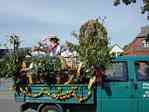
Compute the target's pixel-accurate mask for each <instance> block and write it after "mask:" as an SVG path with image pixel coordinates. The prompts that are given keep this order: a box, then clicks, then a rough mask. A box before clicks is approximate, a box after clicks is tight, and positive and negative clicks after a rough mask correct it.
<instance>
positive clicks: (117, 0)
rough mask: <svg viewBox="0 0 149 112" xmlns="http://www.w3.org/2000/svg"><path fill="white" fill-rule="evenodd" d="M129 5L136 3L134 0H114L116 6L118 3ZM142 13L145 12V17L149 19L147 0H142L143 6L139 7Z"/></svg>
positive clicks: (148, 2)
mask: <svg viewBox="0 0 149 112" xmlns="http://www.w3.org/2000/svg"><path fill="white" fill-rule="evenodd" d="M121 3H123V4H125V5H130V4H133V3H136V0H114V1H113V4H114V6H118V5H119V4H121ZM141 12H142V14H145V13H147V19H149V0H143V7H141Z"/></svg>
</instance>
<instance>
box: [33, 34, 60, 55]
mask: <svg viewBox="0 0 149 112" xmlns="http://www.w3.org/2000/svg"><path fill="white" fill-rule="evenodd" d="M49 42H50V46H49V47H47V48H38V47H34V48H33V51H42V52H45V53H50V56H58V55H60V51H61V47H60V44H59V39H58V38H57V37H56V36H52V37H51V38H49Z"/></svg>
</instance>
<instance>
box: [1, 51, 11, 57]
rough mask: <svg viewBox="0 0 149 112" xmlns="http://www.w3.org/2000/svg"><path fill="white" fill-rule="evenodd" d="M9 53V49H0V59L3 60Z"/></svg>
mask: <svg viewBox="0 0 149 112" xmlns="http://www.w3.org/2000/svg"><path fill="white" fill-rule="evenodd" d="M8 52H9V50H8V49H0V58H2V57H3V56H5V55H6V54H7V53H8Z"/></svg>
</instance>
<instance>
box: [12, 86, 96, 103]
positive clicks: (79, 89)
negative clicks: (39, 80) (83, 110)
mask: <svg viewBox="0 0 149 112" xmlns="http://www.w3.org/2000/svg"><path fill="white" fill-rule="evenodd" d="M29 88H30V90H31V92H30V93H27V92H24V93H23V92H21V93H20V94H17V93H16V94H15V100H16V101H17V102H30V103H63V104H80V103H84V104H94V96H95V95H94V89H92V90H89V89H88V85H87V84H74V85H73V84H70V85H64V84H50V85H47V84H32V85H31V86H30V87H29ZM90 93H91V94H90Z"/></svg>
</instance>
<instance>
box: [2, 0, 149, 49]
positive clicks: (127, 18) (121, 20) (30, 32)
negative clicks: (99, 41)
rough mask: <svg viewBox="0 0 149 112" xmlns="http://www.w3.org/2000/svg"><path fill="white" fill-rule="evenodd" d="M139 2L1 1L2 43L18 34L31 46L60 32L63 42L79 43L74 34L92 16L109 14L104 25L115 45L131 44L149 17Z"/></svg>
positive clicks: (81, 0) (109, 0)
mask: <svg viewBox="0 0 149 112" xmlns="http://www.w3.org/2000/svg"><path fill="white" fill-rule="evenodd" d="M141 5H142V2H141V0H137V3H136V4H133V5H130V6H125V5H120V6H118V7H114V6H113V5H112V0H0V43H4V42H6V40H7V39H8V36H9V35H10V34H12V33H16V34H17V35H19V36H20V37H21V40H22V46H25V47H31V46H33V45H35V44H36V43H37V42H38V41H40V40H41V39H42V38H44V37H47V36H48V35H57V36H58V37H59V38H60V40H61V43H64V42H65V41H71V42H76V39H75V38H74V37H73V36H72V35H71V33H72V32H74V31H75V32H77V31H79V28H80V26H81V25H82V24H83V23H85V22H86V21H88V20H90V19H96V18H99V17H102V18H104V17H106V19H105V20H104V25H105V27H106V28H107V31H108V37H109V38H110V42H111V45H113V44H115V43H117V44H119V45H120V46H121V47H122V46H124V45H126V44H128V43H130V42H131V41H132V40H133V39H134V38H135V37H136V35H137V34H138V33H139V32H140V28H141V27H142V26H146V25H149V20H147V19H146V18H145V15H142V14H141V13H140V12H141V11H140V7H141Z"/></svg>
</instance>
